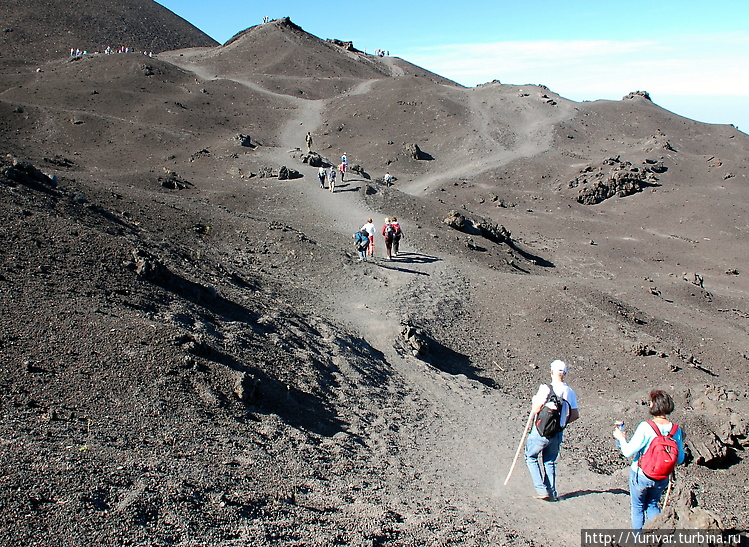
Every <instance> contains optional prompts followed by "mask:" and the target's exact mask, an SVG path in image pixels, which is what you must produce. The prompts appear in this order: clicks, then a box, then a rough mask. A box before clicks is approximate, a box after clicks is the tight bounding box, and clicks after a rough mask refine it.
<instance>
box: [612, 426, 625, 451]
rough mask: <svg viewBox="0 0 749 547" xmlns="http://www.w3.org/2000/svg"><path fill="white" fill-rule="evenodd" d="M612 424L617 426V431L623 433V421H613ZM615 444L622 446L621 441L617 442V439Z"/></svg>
mask: <svg viewBox="0 0 749 547" xmlns="http://www.w3.org/2000/svg"><path fill="white" fill-rule="evenodd" d="M614 425H615V426H616V427H618V428H619V431H621V432H622V433H624V422H614ZM616 446H618V447H621V446H622V443H620V442H619V439H617V440H616Z"/></svg>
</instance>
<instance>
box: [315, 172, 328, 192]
mask: <svg viewBox="0 0 749 547" xmlns="http://www.w3.org/2000/svg"><path fill="white" fill-rule="evenodd" d="M326 176H327V175H326V173H325V167H320V168H319V169H318V170H317V178H318V179H319V180H320V188H325V177H326Z"/></svg>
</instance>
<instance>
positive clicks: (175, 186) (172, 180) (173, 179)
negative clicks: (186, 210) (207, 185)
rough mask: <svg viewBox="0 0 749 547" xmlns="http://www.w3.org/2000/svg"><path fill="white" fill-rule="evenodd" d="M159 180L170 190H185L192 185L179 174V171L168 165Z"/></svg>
mask: <svg viewBox="0 0 749 547" xmlns="http://www.w3.org/2000/svg"><path fill="white" fill-rule="evenodd" d="M157 180H158V182H159V184H161V186H162V187H163V188H168V189H170V190H184V189H185V188H189V187H190V186H191V184H190V183H189V182H187V181H186V180H183V179H181V178H180V177H178V176H177V173H175V172H174V171H172V170H171V169H167V168H166V167H165V168H164V176H160V177H159V178H158V179H157Z"/></svg>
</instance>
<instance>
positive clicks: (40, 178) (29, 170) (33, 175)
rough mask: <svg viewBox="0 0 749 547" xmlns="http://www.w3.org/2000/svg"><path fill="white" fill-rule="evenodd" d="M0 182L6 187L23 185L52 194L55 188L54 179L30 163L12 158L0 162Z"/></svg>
mask: <svg viewBox="0 0 749 547" xmlns="http://www.w3.org/2000/svg"><path fill="white" fill-rule="evenodd" d="M0 182H2V183H5V184H7V185H8V186H17V185H19V184H20V185H23V186H26V187H28V188H31V189H33V190H38V191H42V192H48V193H49V192H52V191H53V190H54V189H55V187H56V186H57V182H56V180H55V179H53V178H50V177H48V176H47V175H45V174H44V173H42V172H41V171H40V170H39V169H37V168H36V167H34V166H33V165H32V164H31V163H29V162H27V161H23V160H19V159H18V158H14V157H13V156H10V155H9V156H6V157H5V158H3V159H2V160H0Z"/></svg>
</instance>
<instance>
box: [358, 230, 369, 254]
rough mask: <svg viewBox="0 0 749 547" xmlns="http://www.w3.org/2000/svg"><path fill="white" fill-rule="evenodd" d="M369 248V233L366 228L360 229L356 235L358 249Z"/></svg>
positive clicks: (364, 249) (361, 250)
mask: <svg viewBox="0 0 749 547" xmlns="http://www.w3.org/2000/svg"><path fill="white" fill-rule="evenodd" d="M368 248H369V234H368V233H367V231H366V230H362V231H360V232H359V233H358V234H357V236H356V250H357V251H359V252H363V251H366V250H367V249H368Z"/></svg>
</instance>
